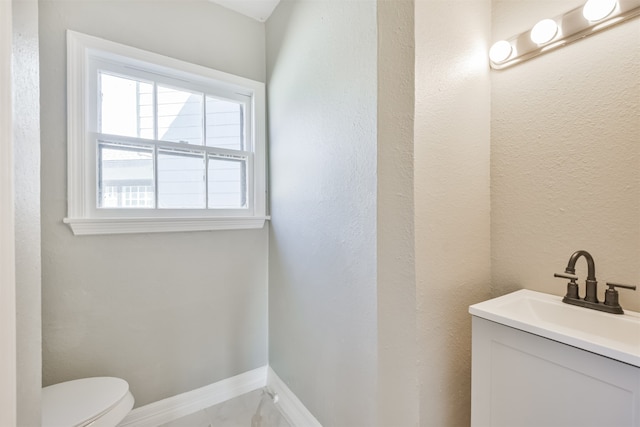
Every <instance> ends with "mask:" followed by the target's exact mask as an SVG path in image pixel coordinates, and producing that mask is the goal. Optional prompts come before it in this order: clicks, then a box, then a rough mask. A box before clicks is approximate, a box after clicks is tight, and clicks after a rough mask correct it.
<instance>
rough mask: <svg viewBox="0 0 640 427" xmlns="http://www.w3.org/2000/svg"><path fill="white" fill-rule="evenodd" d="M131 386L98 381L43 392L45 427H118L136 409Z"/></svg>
mask: <svg viewBox="0 0 640 427" xmlns="http://www.w3.org/2000/svg"><path fill="white" fill-rule="evenodd" d="M133 402H134V399H133V395H132V394H131V392H130V391H129V384H128V383H127V382H126V381H125V380H123V379H120V378H113V377H95V378H83V379H79V380H73V381H67V382H64V383H60V384H54V385H50V386H48V387H44V388H43V389H42V427H85V426H86V427H89V426H90V427H115V426H117V425H118V423H120V421H122V420H123V419H124V417H125V416H126V415H127V414H128V413H129V412H130V411H131V408H133Z"/></svg>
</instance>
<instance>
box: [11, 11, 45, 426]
mask: <svg viewBox="0 0 640 427" xmlns="http://www.w3.org/2000/svg"><path fill="white" fill-rule="evenodd" d="M38 75H39V69H38V3H37V1H35V0H14V2H13V90H14V96H13V100H14V104H13V138H14V141H13V143H14V158H15V162H14V172H15V211H16V214H15V227H16V246H15V248H16V309H17V334H18V338H17V345H18V349H17V350H18V351H17V360H18V369H17V382H18V425H19V426H35V425H39V424H40V392H41V387H42V369H41V366H42V344H41V315H40V282H41V266H40V249H41V248H40V115H39V111H40V105H39V102H40V99H39V97H40V92H39V79H38Z"/></svg>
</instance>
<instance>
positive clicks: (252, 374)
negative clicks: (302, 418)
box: [118, 366, 302, 427]
mask: <svg viewBox="0 0 640 427" xmlns="http://www.w3.org/2000/svg"><path fill="white" fill-rule="evenodd" d="M266 384H267V366H263V367H260V368H257V369H254V370H252V371H248V372H245V373H243V374H240V375H236V376H235V377H231V378H227V379H224V380H222V381H218V382H216V383H213V384H210V385H208V386H204V387H202V388H199V389H196V390H192V391H188V392H186V393H182V394H178V395H176V396H173V397H169V398H167V399H163V400H159V401H157V402H153V403H150V404H148V405H145V406H141V407H139V408H136V409H134V410H133V411H131V412H130V413H129V414H128V415H127V416H126V417H125V419H124V420H122V422H121V423H120V424H119V425H118V427H157V426H159V425H160V424H164V423H168V422H170V421H173V420H176V419H178V418H180V417H184V416H185V415H189V414H193V413H194V412H198V411H200V410H202V409H205V408H208V407H210V406H213V405H217V404H218V403H222V402H225V401H227V400H229V399H233V398H234V397H238V396H240V395H243V394H245V393H249V392H250V391H253V390H257V389H259V388H262V387H264V386H265V385H266ZM301 425H302V424H301Z"/></svg>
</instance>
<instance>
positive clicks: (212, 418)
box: [160, 389, 291, 427]
mask: <svg viewBox="0 0 640 427" xmlns="http://www.w3.org/2000/svg"><path fill="white" fill-rule="evenodd" d="M160 427H291V426H290V425H289V423H288V422H287V421H286V420H285V418H284V417H283V416H282V414H281V413H280V411H279V410H278V408H277V405H275V404H274V403H273V400H272V399H271V397H270V396H269V395H268V394H267V393H265V392H264V390H262V389H260V390H255V391H252V392H250V393H247V394H243V395H242V396H239V397H236V398H235V399H231V400H227V401H226V402H222V403H219V404H217V405H214V406H212V407H210V408H206V409H203V410H202V411H198V412H196V413H194V414H191V415H187V416H185V417H182V418H179V419H177V420H175V421H172V422H170V423H166V424H163V425H162V426H160Z"/></svg>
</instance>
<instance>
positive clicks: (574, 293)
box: [553, 272, 580, 301]
mask: <svg viewBox="0 0 640 427" xmlns="http://www.w3.org/2000/svg"><path fill="white" fill-rule="evenodd" d="M553 277H560V278H561V279H569V280H570V282H569V283H567V294H566V295H565V296H564V299H563V301H567V300H578V299H580V296H579V295H578V284H577V283H576V280H578V276H576V275H575V274H571V273H567V272H565V273H555V274H554V275H553Z"/></svg>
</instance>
